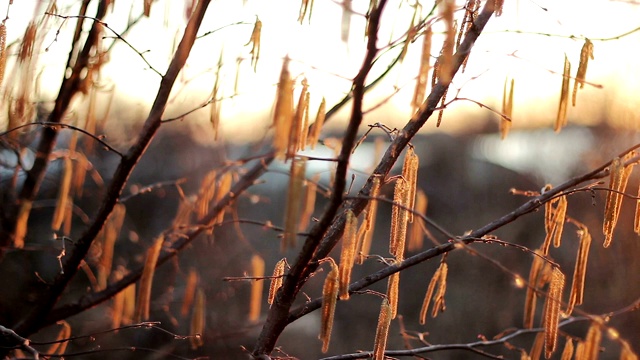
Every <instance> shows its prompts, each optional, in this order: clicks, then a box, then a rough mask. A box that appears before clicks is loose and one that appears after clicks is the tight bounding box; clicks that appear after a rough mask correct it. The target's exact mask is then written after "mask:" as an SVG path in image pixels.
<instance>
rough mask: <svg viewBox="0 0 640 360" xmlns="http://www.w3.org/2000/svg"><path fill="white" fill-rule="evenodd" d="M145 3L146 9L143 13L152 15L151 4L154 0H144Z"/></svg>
mask: <svg viewBox="0 0 640 360" xmlns="http://www.w3.org/2000/svg"><path fill="white" fill-rule="evenodd" d="M143 4H144V9H143V11H142V14H143V15H144V16H146V17H149V16H150V15H151V4H153V0H144V1H143Z"/></svg>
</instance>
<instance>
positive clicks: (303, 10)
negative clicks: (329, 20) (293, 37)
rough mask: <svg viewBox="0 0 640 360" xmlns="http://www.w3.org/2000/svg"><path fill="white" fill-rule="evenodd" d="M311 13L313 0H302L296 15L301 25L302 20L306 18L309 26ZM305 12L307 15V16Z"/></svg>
mask: <svg viewBox="0 0 640 360" xmlns="http://www.w3.org/2000/svg"><path fill="white" fill-rule="evenodd" d="M312 11H313V0H302V2H301V3H300V12H299V14H298V21H299V22H300V24H301V25H302V22H303V21H304V18H305V17H307V18H308V21H309V24H311V13H312ZM307 12H308V13H309V15H308V16H307Z"/></svg>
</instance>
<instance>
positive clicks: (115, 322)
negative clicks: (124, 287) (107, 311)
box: [111, 291, 125, 329]
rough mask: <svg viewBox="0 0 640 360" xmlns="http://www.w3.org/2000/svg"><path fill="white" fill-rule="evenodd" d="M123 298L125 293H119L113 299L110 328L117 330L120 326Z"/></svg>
mask: <svg viewBox="0 0 640 360" xmlns="http://www.w3.org/2000/svg"><path fill="white" fill-rule="evenodd" d="M124 297H125V292H124V291H120V292H119V293H117V294H116V295H115V296H114V297H113V306H112V308H111V328H112V329H115V328H119V327H120V325H121V324H122V318H123V314H124Z"/></svg>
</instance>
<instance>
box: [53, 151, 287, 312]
mask: <svg viewBox="0 0 640 360" xmlns="http://www.w3.org/2000/svg"><path fill="white" fill-rule="evenodd" d="M273 159H274V156H273V155H270V156H268V157H266V158H265V159H263V160H260V162H259V163H257V164H255V165H254V166H253V167H252V168H251V169H250V170H249V171H248V172H247V173H246V174H244V175H243V176H242V178H241V179H240V180H239V181H238V182H237V183H236V184H235V185H234V186H233V187H232V188H231V190H230V191H229V193H227V195H225V196H224V197H223V198H222V199H220V201H218V202H217V203H216V204H215V205H214V206H213V207H212V208H211V209H210V211H209V213H208V214H207V215H206V216H205V217H204V218H203V219H202V220H201V221H200V222H199V223H198V224H195V225H194V226H193V230H191V231H189V232H187V233H186V234H181V236H180V237H179V238H178V239H177V240H176V241H174V242H173V243H172V245H171V247H170V248H169V249H167V250H166V251H164V252H162V253H161V254H160V256H159V257H158V262H157V264H156V267H158V266H160V265H162V264H164V263H166V262H167V261H168V260H169V259H171V258H172V257H174V256H176V255H177V254H178V253H179V252H180V250H182V249H183V248H184V247H185V246H187V245H188V244H189V243H191V241H193V239H195V238H196V237H197V236H198V235H200V234H201V233H202V231H204V230H206V229H207V228H208V225H209V224H211V223H212V222H213V221H214V220H215V219H216V218H217V217H218V214H219V213H220V212H222V211H223V210H224V209H225V208H226V207H227V206H229V205H230V204H231V203H232V202H233V201H235V200H236V199H237V198H238V196H240V195H241V194H242V193H243V192H244V191H245V190H246V189H248V188H249V187H250V186H252V185H253V184H254V183H255V181H256V180H257V179H258V178H259V177H260V176H262V174H263V173H264V172H265V171H266V170H267V167H268V166H269V164H270V163H271V162H272V161H273ZM142 270H143V267H139V268H137V269H134V270H132V271H131V272H130V273H129V274H128V275H126V276H125V277H124V278H122V279H121V280H119V281H117V282H115V283H113V284H110V285H109V286H107V288H106V289H104V290H102V291H98V292H95V293H91V294H87V295H85V296H83V297H82V298H80V299H79V300H78V301H76V302H74V303H71V304H67V305H62V306H60V307H58V308H55V309H53V310H52V311H51V313H50V314H49V315H48V316H47V319H46V321H45V323H46V324H53V323H55V322H56V321H59V320H62V319H66V318H68V317H70V316H73V315H75V314H78V313H80V312H82V311H84V310H86V309H88V308H91V307H93V306H96V305H98V304H100V303H101V302H103V301H105V300H108V299H110V298H111V297H113V296H114V295H116V294H117V293H119V292H120V291H122V290H123V289H124V288H126V287H127V286H129V285H130V284H132V283H133V282H135V281H137V280H138V279H140V276H141V275H142Z"/></svg>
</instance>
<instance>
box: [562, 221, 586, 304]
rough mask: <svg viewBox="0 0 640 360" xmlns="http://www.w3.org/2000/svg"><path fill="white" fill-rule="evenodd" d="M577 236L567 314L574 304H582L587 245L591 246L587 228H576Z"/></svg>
mask: <svg viewBox="0 0 640 360" xmlns="http://www.w3.org/2000/svg"><path fill="white" fill-rule="evenodd" d="M578 238H579V239H580V246H579V247H578V255H577V258H576V266H575V269H574V270H573V280H572V283H571V295H570V296H569V305H568V306H567V311H566V313H567V315H571V312H572V311H573V307H574V306H575V305H580V304H582V299H583V296H584V281H585V279H586V275H587V260H588V259H589V247H590V246H591V234H589V229H587V228H586V227H585V226H581V227H580V229H579V230H578Z"/></svg>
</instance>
